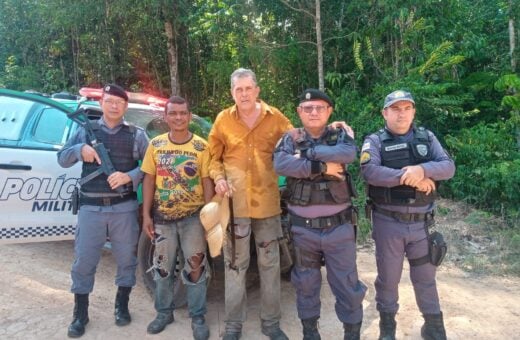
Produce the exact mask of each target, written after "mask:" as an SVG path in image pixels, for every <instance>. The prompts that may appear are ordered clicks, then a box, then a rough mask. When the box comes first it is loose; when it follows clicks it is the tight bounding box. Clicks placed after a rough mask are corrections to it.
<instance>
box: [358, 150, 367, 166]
mask: <svg viewBox="0 0 520 340" xmlns="http://www.w3.org/2000/svg"><path fill="white" fill-rule="evenodd" d="M359 162H360V163H361V164H366V163H368V162H370V153H369V152H368V151H363V152H362V153H361V157H359Z"/></svg>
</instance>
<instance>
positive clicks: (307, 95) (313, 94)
mask: <svg viewBox="0 0 520 340" xmlns="http://www.w3.org/2000/svg"><path fill="white" fill-rule="evenodd" d="M299 98H300V103H303V102H307V101H309V100H323V101H325V102H327V104H329V105H330V106H332V107H334V104H333V103H332V99H330V97H329V96H327V94H325V93H324V92H321V91H320V90H318V89H306V90H305V91H303V92H302V94H301V95H300V97H299Z"/></svg>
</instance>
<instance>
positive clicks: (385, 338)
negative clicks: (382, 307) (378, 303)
mask: <svg viewBox="0 0 520 340" xmlns="http://www.w3.org/2000/svg"><path fill="white" fill-rule="evenodd" d="M395 328H396V322H395V313H386V312H379V340H395Z"/></svg>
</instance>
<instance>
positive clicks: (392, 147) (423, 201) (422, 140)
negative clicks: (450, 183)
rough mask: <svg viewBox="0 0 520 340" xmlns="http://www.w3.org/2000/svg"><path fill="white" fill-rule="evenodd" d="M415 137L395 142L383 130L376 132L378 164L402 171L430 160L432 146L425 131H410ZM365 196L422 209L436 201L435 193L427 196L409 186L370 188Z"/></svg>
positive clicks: (421, 129) (417, 129) (377, 200)
mask: <svg viewBox="0 0 520 340" xmlns="http://www.w3.org/2000/svg"><path fill="white" fill-rule="evenodd" d="M413 134H414V138H413V139H412V140H411V141H410V142H403V141H399V140H397V139H396V138H395V137H394V136H393V135H392V134H390V133H389V132H388V131H387V130H386V129H381V130H379V131H378V132H377V133H376V135H377V136H378V137H379V141H380V142H381V165H383V166H386V167H389V168H392V169H402V168H403V167H405V166H407V165H417V164H421V163H425V162H428V161H430V160H431V159H432V145H431V140H430V138H429V136H428V131H427V130H426V129H425V128H423V127H419V128H415V127H414V128H413ZM368 196H369V197H370V198H371V199H372V201H373V202H375V203H379V204H391V205H407V206H425V205H428V204H429V203H432V202H433V201H434V200H435V198H436V191H435V192H433V193H430V194H429V195H426V194H425V193H424V192H422V191H417V190H416V189H415V188H414V187H411V186H408V185H399V186H396V187H392V188H386V187H378V186H373V185H369V186H368Z"/></svg>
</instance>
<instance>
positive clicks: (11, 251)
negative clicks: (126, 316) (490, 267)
mask: <svg viewBox="0 0 520 340" xmlns="http://www.w3.org/2000/svg"><path fill="white" fill-rule="evenodd" d="M72 247H73V244H72V242H54V243H40V244H25V245H5V246H0V268H1V273H2V275H1V277H0V339H66V338H67V331H66V329H67V325H68V324H69V322H70V321H71V311H72V307H73V297H72V295H71V294H70V293H69V286H70V276H69V270H70V264H71V259H72V257H73V249H72ZM358 266H359V271H360V276H361V279H362V280H363V281H364V282H365V283H366V284H367V285H368V286H369V292H368V294H367V297H366V298H365V301H364V309H365V318H364V321H363V328H362V338H363V339H377V336H378V315H377V312H376V310H375V303H374V288H373V281H374V278H375V276H376V273H375V263H374V256H373V250H372V249H371V248H370V247H366V248H361V249H360V250H359V255H358ZM114 267H115V266H114V263H113V260H112V257H111V254H110V252H109V251H105V252H104V255H103V258H102V262H101V264H100V266H99V268H98V273H97V276H96V286H95V288H94V294H92V295H91V307H90V323H89V325H88V326H87V331H86V333H85V336H83V339H127V340H129V339H157V340H159V339H172V338H174V339H191V329H190V319H189V317H188V312H187V310H186V308H182V309H180V310H178V311H176V314H175V317H176V320H175V323H173V324H172V325H170V326H168V327H167V328H166V330H165V331H164V332H163V333H161V334H158V335H154V336H152V335H148V334H147V333H146V326H147V324H148V323H149V322H150V321H151V320H152V319H153V317H154V310H153V302H152V300H151V298H150V297H149V296H148V294H147V292H145V290H144V288H143V286H142V285H141V283H140V282H139V284H138V286H137V287H136V288H135V289H134V292H133V293H132V296H131V301H130V310H131V312H132V317H133V321H132V323H131V324H130V325H129V326H126V327H122V328H120V327H117V326H115V325H114V321H113V315H112V313H113V300H114V294H115V287H114V283H113V282H114ZM408 274H409V272H408V269H407V268H406V269H405V271H404V272H403V278H402V284H401V288H400V306H401V307H400V311H399V314H398V315H397V322H398V329H397V337H398V339H420V333H419V332H420V331H419V330H420V326H421V325H422V318H421V316H420V313H419V312H418V310H417V307H416V305H415V299H414V295H413V290H412V287H411V285H410V280H409V277H408ZM219 275H220V280H219ZM221 275H222V273H216V280H214V281H213V282H212V286H211V296H210V299H209V303H208V315H207V320H208V322H209V325H210V330H211V339H219V338H220V336H221V335H222V333H223V321H222V319H223V312H224V308H223V303H222V300H223V299H222V293H220V292H222V289H223V287H222V285H221ZM219 282H220V283H219ZM438 286H439V291H440V296H441V305H442V306H443V310H444V314H445V323H446V328H447V332H448V337H449V338H450V339H515V338H516V339H518V337H519V334H520V279H518V278H496V277H485V276H475V275H472V274H467V273H465V272H462V271H461V270H459V269H457V268H455V267H453V266H450V265H449V264H448V265H446V266H444V265H443V266H442V267H441V269H440V270H439V275H438ZM282 293H283V294H282V306H283V317H282V328H283V329H284V330H285V331H286V332H287V334H288V336H289V338H290V339H301V325H300V322H299V320H298V318H297V315H296V307H295V303H294V290H293V289H292V286H291V284H290V283H289V282H283V284H282ZM258 306H259V296H258V291H257V290H256V289H252V290H251V291H250V293H249V312H248V321H247V323H246V324H245V325H244V333H243V339H267V338H266V337H264V336H263V335H261V333H260V331H259V328H260V327H259V322H258ZM320 332H321V334H322V339H342V327H341V325H340V323H339V321H338V320H337V318H336V315H335V313H334V300H333V298H331V293H330V290H329V288H328V285H327V283H326V280H324V282H323V289H322V316H321V319H320Z"/></svg>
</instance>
